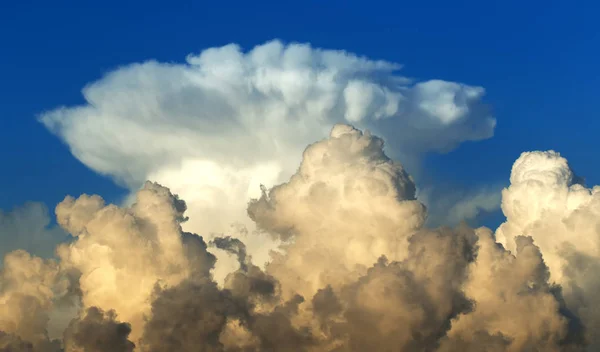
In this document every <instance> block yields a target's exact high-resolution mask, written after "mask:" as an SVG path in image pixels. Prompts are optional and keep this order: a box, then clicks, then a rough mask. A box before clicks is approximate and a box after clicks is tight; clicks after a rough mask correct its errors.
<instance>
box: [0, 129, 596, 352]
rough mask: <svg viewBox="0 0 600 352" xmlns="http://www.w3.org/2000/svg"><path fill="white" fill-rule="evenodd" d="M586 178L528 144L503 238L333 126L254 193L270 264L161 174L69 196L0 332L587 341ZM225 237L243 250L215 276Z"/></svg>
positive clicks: (78, 341)
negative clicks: (60, 236) (212, 222)
mask: <svg viewBox="0 0 600 352" xmlns="http://www.w3.org/2000/svg"><path fill="white" fill-rule="evenodd" d="M577 179H578V178H576V177H575V176H574V175H573V172H572V171H571V170H570V168H569V167H568V163H567V162H566V160H565V159H563V158H561V157H560V156H559V155H558V154H557V153H554V152H533V153H526V154H523V156H521V158H519V160H517V162H515V165H514V168H513V173H512V175H511V185H510V186H509V187H508V188H507V189H506V190H504V191H503V199H502V201H503V209H504V211H505V212H506V215H507V221H506V223H505V224H503V225H502V226H501V227H500V228H499V229H498V230H497V231H496V234H495V236H496V237H495V236H494V233H493V232H492V231H491V230H490V229H487V228H478V229H472V228H470V227H468V226H467V225H464V224H463V225H461V226H458V227H453V228H451V227H440V228H428V227H426V226H425V225H424V224H425V220H426V218H427V211H426V207H425V206H424V205H423V204H421V203H420V202H419V201H418V200H417V199H416V198H415V192H416V191H415V190H416V185H415V183H414V180H413V179H412V177H411V176H410V175H409V174H408V173H407V172H406V171H405V169H404V168H403V166H402V165H401V164H399V163H398V162H396V161H393V160H391V159H390V158H389V157H388V156H387V155H386V154H385V153H384V143H383V140H382V139H381V138H379V137H376V136H374V135H372V134H371V133H368V132H363V131H361V130H359V129H357V128H355V127H352V126H350V125H345V124H338V125H335V126H334V127H333V128H332V129H331V130H330V133H329V136H328V137H327V138H325V139H322V140H320V141H317V142H315V143H313V144H311V145H309V146H308V147H307V148H306V150H305V151H304V153H303V158H302V162H301V163H300V167H299V168H298V169H297V171H296V172H295V173H294V174H293V175H292V176H291V177H290V178H289V179H288V180H287V181H286V182H284V183H281V184H279V185H277V186H275V187H271V188H266V187H262V193H261V195H260V196H259V197H257V198H256V199H254V200H253V201H251V202H250V203H249V204H248V205H247V213H248V215H249V217H250V218H251V219H252V220H253V221H255V223H256V227H257V231H259V232H260V233H262V234H264V235H265V236H270V237H272V238H275V239H277V240H278V241H280V243H281V246H280V247H279V248H277V251H273V252H272V253H271V255H272V260H271V261H270V263H269V264H268V265H267V266H266V267H264V268H263V267H261V266H259V265H256V264H255V263H254V262H253V258H254V256H253V252H252V251H251V249H250V248H248V247H247V246H246V244H245V243H244V242H243V241H242V240H241V239H240V238H237V237H233V236H218V237H213V238H212V239H211V240H210V241H206V240H205V239H204V238H203V237H201V236H199V235H197V234H194V233H191V232H186V231H184V230H183V228H182V225H183V224H184V223H185V222H186V221H187V219H188V217H187V215H188V213H189V210H188V209H187V205H186V203H185V202H184V200H182V199H180V198H179V197H178V196H177V195H175V194H173V193H172V192H171V191H170V190H169V189H168V188H166V187H164V186H161V185H159V184H157V183H153V182H147V183H145V184H144V186H143V187H142V188H141V189H140V190H138V192H137V193H136V198H135V201H134V202H133V203H132V204H131V205H128V206H117V205H112V204H108V205H107V204H105V202H104V201H103V199H102V198H101V197H99V196H90V195H82V196H80V197H79V198H73V197H70V196H68V197H66V198H65V200H64V201H62V202H61V203H60V204H59V205H58V206H57V207H56V215H57V219H58V223H59V224H60V226H61V227H62V228H63V229H64V230H66V231H68V232H69V233H70V234H71V235H72V236H73V237H74V238H75V239H74V241H72V242H71V243H65V244H62V245H60V246H59V247H58V250H57V253H58V261H55V260H45V259H41V258H37V257H34V256H31V255H30V254H28V253H27V252H25V251H22V250H21V251H15V252H12V253H10V254H8V255H7V256H6V258H5V265H4V268H3V269H2V276H1V277H0V303H2V304H0V331H1V333H0V346H3V347H2V348H4V349H13V350H23V351H28V350H32V351H59V350H63V351H166V350H177V351H199V350H200V351H331V352H333V351H336V352H341V351H365V350H377V351H439V352H446V351H457V350H461V351H505V352H513V351H514V352H516V351H569V352H571V351H584V350H586V348H587V350H588V351H593V350H595V349H596V346H597V341H596V337H595V336H594V331H595V327H596V324H598V321H599V317H600V315H598V313H597V311H596V310H595V307H596V300H597V299H596V295H594V292H596V291H594V290H596V289H597V287H598V280H596V279H595V277H594V276H593V275H590V273H592V272H593V270H595V269H596V268H598V263H599V262H598V256H597V253H596V252H595V251H596V250H597V248H596V247H594V248H590V245H589V243H588V242H585V241H593V240H594V238H597V234H595V232H593V231H595V228H596V227H591V228H590V227H589V226H590V225H594V224H595V222H594V221H596V218H597V216H596V214H595V213H594V211H595V210H594V209H595V208H594V204H595V203H594V199H595V198H594V196H595V195H596V194H597V191H596V190H595V188H594V189H592V190H590V189H587V188H585V187H584V186H582V185H580V184H575V183H574V181H575V180H577ZM189 215H190V217H192V216H193V215H194V214H189ZM544 222H548V223H550V225H549V226H551V227H546V225H542V223H544ZM559 226H562V227H559ZM586 231H587V232H586ZM257 235H258V234H257ZM594 235H595V236H596V237H594ZM249 236H252V234H250V235H249ZM588 237H589V238H588ZM496 239H498V241H500V243H498V242H496ZM580 241H581V242H583V243H581V242H580ZM592 243H593V242H592ZM216 250H219V251H224V252H225V253H228V254H229V255H230V256H231V258H232V259H233V261H234V262H235V263H236V264H237V265H236V266H235V268H234V269H233V270H232V271H231V272H229V273H228V274H227V275H226V276H225V277H224V279H223V283H222V284H221V283H217V281H216V280H215V277H214V274H215V268H216V267H215V264H216V262H217V261H218V258H217V257H216V256H215V255H214V254H213V253H212V252H214V251H216ZM546 253H548V254H546ZM68 304H71V307H73V306H74V307H77V309H76V310H74V311H73V310H62V312H63V313H64V314H66V313H65V312H67V311H69V312H72V315H71V316H70V323H69V324H67V325H66V326H65V327H64V329H63V334H62V337H61V338H60V340H55V339H53V338H52V337H51V336H50V334H49V333H48V331H49V330H50V329H52V328H56V327H55V326H54V325H55V324H57V322H58V321H59V320H53V319H51V316H52V315H53V314H56V311H61V309H62V307H63V306H65V305H68ZM60 321H61V322H63V321H64V319H63V320H60Z"/></svg>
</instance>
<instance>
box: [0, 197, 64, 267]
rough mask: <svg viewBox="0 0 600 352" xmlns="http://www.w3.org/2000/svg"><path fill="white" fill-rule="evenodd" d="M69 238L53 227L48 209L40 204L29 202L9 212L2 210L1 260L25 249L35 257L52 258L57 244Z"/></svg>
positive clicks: (0, 216)
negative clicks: (10, 253)
mask: <svg viewBox="0 0 600 352" xmlns="http://www.w3.org/2000/svg"><path fill="white" fill-rule="evenodd" d="M67 238H68V235H67V233H66V232H64V231H63V230H62V229H61V228H60V227H58V226H53V225H51V224H50V215H49V213H48V208H47V207H46V206H45V205H44V204H43V203H39V202H28V203H25V204H23V205H22V206H19V207H15V208H14V209H12V210H11V211H10V212H3V211H2V210H0V243H1V244H2V245H1V246H0V257H4V256H5V255H6V254H7V253H9V252H11V251H14V250H17V249H22V250H25V251H27V252H29V253H33V254H35V255H38V256H41V257H44V258H51V257H53V256H54V249H55V247H56V245H57V244H59V243H60V242H63V241H65V240H67Z"/></svg>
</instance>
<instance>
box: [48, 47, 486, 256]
mask: <svg viewBox="0 0 600 352" xmlns="http://www.w3.org/2000/svg"><path fill="white" fill-rule="evenodd" d="M400 68H401V66H400V65H399V64H396V63H391V62H386V61H380V60H372V59H369V58H365V57H359V56H357V55H355V54H352V53H349V52H345V51H339V50H328V49H319V48H314V47H312V46H310V45H309V44H300V43H291V44H285V43H282V42H281V41H277V40H275V41H270V42H267V43H265V44H262V45H258V46H256V47H254V48H252V49H251V50H249V51H243V50H242V49H241V48H240V47H239V46H237V45H235V44H230V45H226V46H223V47H216V48H210V49H206V50H203V51H202V52H201V53H199V54H191V55H189V56H188V57H187V58H186V61H185V63H160V62H156V61H147V62H143V63H135V64H130V65H126V66H123V67H121V68H119V69H116V70H114V71H112V72H110V73H108V74H107V75H106V76H104V77H102V78H101V79H99V80H97V81H95V82H93V83H91V84H89V85H87V86H86V87H85V88H84V90H83V96H84V98H85V100H86V103H85V104H84V105H81V106H74V107H60V108H57V109H54V110H52V111H48V112H46V113H44V114H42V115H41V116H40V120H41V121H42V122H43V123H44V125H45V126H46V127H48V128H49V129H50V131H52V132H53V133H55V134H56V135H58V136H59V137H60V138H61V139H63V140H64V142H65V143H67V144H68V145H69V147H70V148H71V151H72V153H73V155H74V156H75V157H77V158H78V159H79V160H80V161H81V162H83V163H84V164H85V165H87V166H88V167H90V168H91V169H93V170H95V171H97V172H99V173H101V174H105V175H109V176H111V177H113V178H114V179H115V180H117V181H118V182H120V183H122V184H125V185H127V186H128V187H129V188H130V189H131V190H133V191H136V190H137V189H138V188H139V187H141V186H142V185H143V183H144V182H145V181H146V180H152V181H156V182H159V183H161V184H163V185H165V186H167V187H169V188H170V189H171V190H172V191H173V192H174V193H177V194H179V195H181V196H182V197H184V198H185V199H186V200H187V203H188V206H189V207H190V209H191V210H192V211H193V212H194V214H196V215H195V216H194V217H193V218H192V220H191V221H190V222H189V223H187V224H186V225H185V226H186V229H188V230H190V231H200V230H202V231H204V233H206V234H207V235H208V234H210V233H211V232H217V233H222V232H227V231H229V230H230V225H231V223H232V222H240V223H243V224H244V225H245V226H252V223H250V222H248V221H247V218H246V217H245V216H243V213H244V210H245V206H246V203H247V201H248V199H249V198H251V197H258V196H260V190H259V185H260V184H264V185H266V186H268V187H271V186H273V185H276V184H279V183H281V182H283V181H285V180H286V179H288V178H289V177H290V176H291V175H292V174H293V173H294V172H295V169H296V166H297V165H298V163H299V161H300V157H301V154H302V150H303V149H304V147H305V146H306V145H307V144H309V143H312V142H313V141H314V140H315V139H319V138H324V137H326V136H327V134H328V132H329V130H330V128H331V126H332V125H333V124H335V123H345V122H351V123H352V124H354V125H355V126H357V127H360V128H371V129H372V130H373V131H377V133H379V134H380V135H382V136H383V137H384V138H386V139H387V140H391V141H393V143H392V144H390V145H391V146H393V147H394V150H395V153H400V154H398V155H402V156H403V157H404V159H403V160H405V162H409V160H410V161H414V164H418V160H419V158H420V157H419V155H421V154H422V153H425V152H428V151H448V150H451V149H453V148H454V147H456V146H457V145H458V144H460V143H462V142H464V141H473V140H481V139H486V138H489V137H491V136H492V135H493V131H494V126H495V121H496V120H495V118H494V117H493V116H492V115H491V114H490V112H489V111H488V109H487V108H486V107H485V105H484V104H483V103H482V98H483V96H484V94H485V90H484V88H482V87H477V86H470V85H466V84H462V83H458V82H448V81H442V80H428V81H419V82H412V81H410V80H409V79H407V78H405V77H403V76H400V75H399V74H398V70H399V69H400ZM394 155H396V154H394ZM248 245H249V247H253V246H254V247H258V245H254V244H253V243H248ZM261 245H262V243H261Z"/></svg>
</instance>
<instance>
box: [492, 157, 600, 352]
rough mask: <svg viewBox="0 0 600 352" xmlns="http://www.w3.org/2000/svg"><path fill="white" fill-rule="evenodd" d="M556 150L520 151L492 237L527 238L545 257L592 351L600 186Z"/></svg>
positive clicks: (599, 322) (599, 323) (597, 340)
mask: <svg viewBox="0 0 600 352" xmlns="http://www.w3.org/2000/svg"><path fill="white" fill-rule="evenodd" d="M581 181H582V179H581V178H580V177H578V176H577V175H575V173H574V172H573V171H572V169H571V168H570V166H569V164H568V162H567V160H566V159H565V158H563V157H561V156H560V154H559V153H556V152H554V151H548V152H528V153H523V154H522V155H521V156H520V157H519V159H518V160H517V161H516V162H515V164H514V166H513V169H512V173H511V176H510V182H511V184H510V186H509V187H508V188H506V189H505V190H504V191H503V192H502V210H503V211H504V214H505V215H506V222H504V223H503V224H502V225H501V226H500V227H499V228H498V230H497V231H496V237H497V238H498V241H499V242H500V243H503V244H504V245H505V246H506V247H507V248H509V249H513V248H514V241H513V239H514V238H515V237H516V236H519V235H521V234H522V235H527V236H531V237H532V238H533V239H534V240H535V242H536V244H537V245H538V246H539V247H540V249H541V250H542V253H544V258H545V260H546V262H547V263H548V266H549V267H550V273H551V276H550V278H551V280H552V281H553V282H556V283H557V284H560V285H561V286H562V288H563V295H564V298H565V300H566V301H567V303H568V305H569V307H571V309H572V310H574V311H575V313H576V314H577V316H579V317H580V318H581V319H582V321H583V323H584V324H585V325H586V326H587V329H588V330H587V333H588V334H587V338H588V340H589V341H590V342H591V343H592V349H593V350H596V349H598V348H600V337H598V335H597V333H596V331H598V329H600V310H599V309H598V307H599V304H600V300H599V298H598V297H599V296H598V292H599V290H600V278H598V275H597V270H598V269H599V268H600V187H598V186H594V187H593V188H587V187H585V186H584V185H583V184H581Z"/></svg>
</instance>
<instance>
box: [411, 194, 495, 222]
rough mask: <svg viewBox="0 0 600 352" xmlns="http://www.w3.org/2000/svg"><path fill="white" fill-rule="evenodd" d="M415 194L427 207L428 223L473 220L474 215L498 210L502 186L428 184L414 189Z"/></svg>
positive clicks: (475, 217)
mask: <svg viewBox="0 0 600 352" xmlns="http://www.w3.org/2000/svg"><path fill="white" fill-rule="evenodd" d="M417 198H418V199H419V200H420V201H421V202H423V204H425V206H426V207H427V215H428V217H427V224H428V225H429V226H434V227H435V226H442V225H446V226H455V225H458V224H459V223H460V222H462V221H467V222H476V220H477V218H478V216H480V215H482V214H485V213H490V212H494V211H497V210H500V203H501V200H502V186H488V187H480V188H479V189H472V190H457V189H446V188H440V187H439V186H438V187H428V188H425V189H419V190H417Z"/></svg>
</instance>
